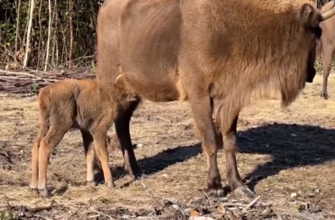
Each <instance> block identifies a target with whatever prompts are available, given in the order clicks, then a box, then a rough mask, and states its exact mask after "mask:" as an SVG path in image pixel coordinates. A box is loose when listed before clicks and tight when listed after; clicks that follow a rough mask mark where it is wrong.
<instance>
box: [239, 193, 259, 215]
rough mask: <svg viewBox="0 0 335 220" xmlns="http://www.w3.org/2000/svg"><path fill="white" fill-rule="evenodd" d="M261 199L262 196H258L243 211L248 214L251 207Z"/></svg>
mask: <svg viewBox="0 0 335 220" xmlns="http://www.w3.org/2000/svg"><path fill="white" fill-rule="evenodd" d="M260 198H261V196H257V197H256V198H255V199H254V200H253V201H251V202H250V203H249V205H247V206H246V207H245V208H244V209H243V210H242V211H243V212H246V211H247V210H248V209H249V208H250V207H251V206H253V205H254V204H255V203H256V202H257V201H258V200H259V199H260Z"/></svg>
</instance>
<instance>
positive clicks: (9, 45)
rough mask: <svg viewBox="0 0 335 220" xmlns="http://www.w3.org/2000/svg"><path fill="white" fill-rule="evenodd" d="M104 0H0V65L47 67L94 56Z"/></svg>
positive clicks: (80, 62) (86, 61) (73, 63)
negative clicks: (100, 8)
mask: <svg viewBox="0 0 335 220" xmlns="http://www.w3.org/2000/svg"><path fill="white" fill-rule="evenodd" d="M102 2H103V0H0V68H1V69H4V68H5V69H19V68H24V67H26V68H30V69H38V70H48V69H54V68H59V67H61V68H69V69H71V68H75V67H76V66H79V65H88V64H90V62H93V61H94V59H95V51H96V18H97V13H98V10H99V7H100V5H101V4H102Z"/></svg>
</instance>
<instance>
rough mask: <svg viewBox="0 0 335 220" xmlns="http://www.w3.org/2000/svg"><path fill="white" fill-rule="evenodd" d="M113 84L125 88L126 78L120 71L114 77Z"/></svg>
mask: <svg viewBox="0 0 335 220" xmlns="http://www.w3.org/2000/svg"><path fill="white" fill-rule="evenodd" d="M115 85H117V86H119V87H121V88H126V86H127V84H126V80H125V78H124V75H123V74H122V73H121V74H119V75H118V76H117V77H116V80H115Z"/></svg>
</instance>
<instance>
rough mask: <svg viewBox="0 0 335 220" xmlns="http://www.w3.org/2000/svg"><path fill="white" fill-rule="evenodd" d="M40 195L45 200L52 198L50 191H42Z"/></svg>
mask: <svg viewBox="0 0 335 220" xmlns="http://www.w3.org/2000/svg"><path fill="white" fill-rule="evenodd" d="M39 191H40V195H41V196H42V197H43V198H48V197H50V196H51V194H50V192H49V190H47V189H40V190H39Z"/></svg>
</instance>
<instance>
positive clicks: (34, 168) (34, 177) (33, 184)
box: [29, 119, 48, 190]
mask: <svg viewBox="0 0 335 220" xmlns="http://www.w3.org/2000/svg"><path fill="white" fill-rule="evenodd" d="M47 132H48V127H47V124H46V121H44V119H41V122H40V130H39V133H38V136H37V138H36V140H35V142H34V145H33V147H32V152H31V153H32V157H31V180H30V185H29V187H30V188H31V189H36V190H37V188H38V155H39V153H38V152H39V147H40V143H41V140H42V138H44V136H45V135H46V133H47Z"/></svg>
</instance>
